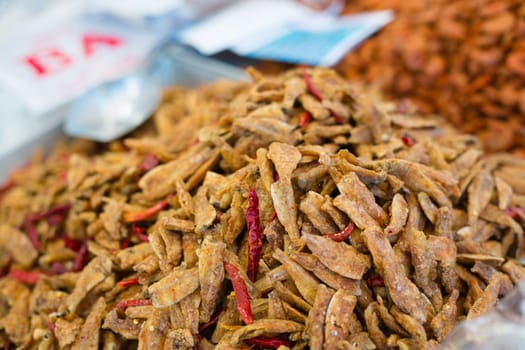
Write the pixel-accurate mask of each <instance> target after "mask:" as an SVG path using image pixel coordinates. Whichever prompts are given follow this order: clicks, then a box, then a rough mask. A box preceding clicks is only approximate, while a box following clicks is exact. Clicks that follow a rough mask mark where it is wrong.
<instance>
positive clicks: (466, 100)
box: [339, 0, 525, 157]
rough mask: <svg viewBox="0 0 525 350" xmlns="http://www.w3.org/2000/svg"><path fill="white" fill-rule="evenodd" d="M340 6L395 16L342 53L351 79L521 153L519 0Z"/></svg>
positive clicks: (524, 127)
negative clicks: (388, 11)
mask: <svg viewBox="0 0 525 350" xmlns="http://www.w3.org/2000/svg"><path fill="white" fill-rule="evenodd" d="M346 4H347V7H346V12H347V13H359V12H362V11H370V10H375V9H393V10H394V11H395V18H394V20H393V22H392V23H391V24H389V25H388V26H387V27H386V28H384V29H383V30H381V31H380V32H379V33H377V35H375V36H374V37H372V38H370V39H369V40H366V41H365V42H364V43H363V45H361V46H360V47H359V49H358V50H356V51H355V52H351V53H349V54H348V56H347V57H346V58H345V59H344V60H343V62H342V64H341V65H340V66H339V68H340V69H341V70H342V71H344V72H345V75H346V76H347V77H349V78H351V79H356V80H359V81H367V82H377V83H379V85H380V86H381V88H382V89H383V90H384V91H385V92H387V93H389V94H391V95H392V96H396V97H397V98H401V97H409V98H411V99H412V100H413V101H414V102H416V103H418V106H419V107H420V108H422V109H423V110H425V111H427V112H438V113H440V114H441V115H442V116H443V117H446V118H448V119H449V120H451V121H452V122H453V123H454V124H455V125H456V126H458V127H459V128H461V129H462V130H464V131H466V132H476V133H477V134H478V136H479V137H480V139H481V141H482V142H483V144H484V146H485V147H486V149H487V150H489V151H492V152H496V151H503V150H509V149H514V150H516V153H518V154H520V155H521V156H522V157H523V156H525V152H524V151H523V150H525V143H524V140H525V138H524V137H523V136H524V135H525V122H524V118H523V115H524V113H525V2H524V1H521V0H455V1H449V0H431V1H428V0H351V1H350V0H348V1H346Z"/></svg>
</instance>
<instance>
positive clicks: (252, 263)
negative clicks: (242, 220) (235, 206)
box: [246, 188, 263, 281]
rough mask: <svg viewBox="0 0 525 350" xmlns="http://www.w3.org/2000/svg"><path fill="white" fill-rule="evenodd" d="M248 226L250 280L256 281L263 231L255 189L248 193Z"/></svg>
mask: <svg viewBox="0 0 525 350" xmlns="http://www.w3.org/2000/svg"><path fill="white" fill-rule="evenodd" d="M246 226H248V278H249V279H250V280H252V281H255V279H256V277H257V272H258V271H259V261H260V260H261V256H262V249H263V242H262V236H263V231H262V229H261V222H260V219H259V197H258V196H257V192H255V190H254V189H253V188H251V189H250V190H249V191H248V208H247V209H246Z"/></svg>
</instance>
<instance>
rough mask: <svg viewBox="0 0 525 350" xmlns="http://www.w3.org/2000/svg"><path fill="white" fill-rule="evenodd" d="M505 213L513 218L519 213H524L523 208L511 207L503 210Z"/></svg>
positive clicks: (524, 209)
mask: <svg viewBox="0 0 525 350" xmlns="http://www.w3.org/2000/svg"><path fill="white" fill-rule="evenodd" d="M504 211H505V214H507V215H508V216H510V217H511V218H513V219H516V218H518V217H519V216H520V214H521V215H525V208H518V207H511V208H507V209H505V210H504Z"/></svg>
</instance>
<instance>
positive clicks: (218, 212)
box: [215, 210, 224, 223]
mask: <svg viewBox="0 0 525 350" xmlns="http://www.w3.org/2000/svg"><path fill="white" fill-rule="evenodd" d="M222 214H224V213H223V212H222V211H220V210H215V223H218V222H220V221H221V216H222Z"/></svg>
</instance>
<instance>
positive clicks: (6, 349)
mask: <svg viewBox="0 0 525 350" xmlns="http://www.w3.org/2000/svg"><path fill="white" fill-rule="evenodd" d="M4 350H11V339H9V338H7V339H6V340H5V344H4Z"/></svg>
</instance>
